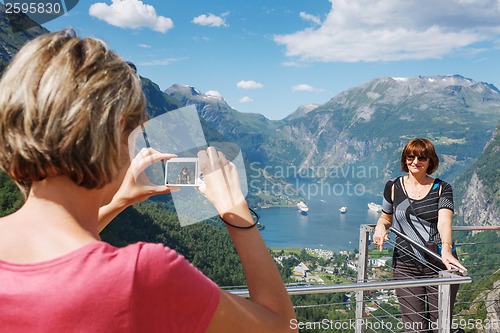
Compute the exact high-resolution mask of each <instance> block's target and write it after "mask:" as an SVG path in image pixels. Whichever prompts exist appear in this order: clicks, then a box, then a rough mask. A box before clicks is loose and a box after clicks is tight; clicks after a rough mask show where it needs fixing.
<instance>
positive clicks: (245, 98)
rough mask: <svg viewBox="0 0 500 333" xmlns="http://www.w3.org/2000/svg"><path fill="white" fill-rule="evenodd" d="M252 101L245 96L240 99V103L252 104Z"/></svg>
mask: <svg viewBox="0 0 500 333" xmlns="http://www.w3.org/2000/svg"><path fill="white" fill-rule="evenodd" d="M252 102H253V99H252V98H251V97H248V96H245V97H243V98H242V99H240V103H252Z"/></svg>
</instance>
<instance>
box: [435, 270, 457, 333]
mask: <svg viewBox="0 0 500 333" xmlns="http://www.w3.org/2000/svg"><path fill="white" fill-rule="evenodd" d="M453 276H454V274H452V273H450V272H448V271H440V272H439V277H447V278H449V277H453ZM450 292H451V284H442V285H439V287H438V322H437V325H438V332H439V333H450V323H451V309H450V305H451V304H450Z"/></svg>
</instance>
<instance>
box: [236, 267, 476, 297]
mask: <svg viewBox="0 0 500 333" xmlns="http://www.w3.org/2000/svg"><path fill="white" fill-rule="evenodd" d="M449 272H451V273H452V275H454V276H455V277H452V278H449V277H448V278H432V279H418V280H391V281H383V282H360V283H349V284H337V285H322V286H301V287H288V288H286V290H287V291H288V294H289V295H311V294H326V293H342V292H352V291H368V290H379V289H384V288H388V289H393V288H408V287H422V286H430V285H447V284H462V283H471V282H472V279H471V278H470V277H469V276H459V275H456V274H453V271H449ZM228 291H229V292H230V293H231V294H233V295H237V296H241V297H249V296H250V295H249V292H248V289H235V290H228Z"/></svg>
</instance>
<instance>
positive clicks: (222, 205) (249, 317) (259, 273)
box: [198, 147, 296, 333]
mask: <svg viewBox="0 0 500 333" xmlns="http://www.w3.org/2000/svg"><path fill="white" fill-rule="evenodd" d="M198 157H199V158H200V166H201V168H202V172H203V174H204V176H205V185H203V186H201V187H200V191H201V192H202V193H203V194H205V195H206V196H207V198H208V199H209V200H210V202H212V204H213V205H214V206H215V208H216V209H217V211H218V212H219V215H220V216H221V217H222V218H223V219H224V220H225V221H227V222H228V223H231V224H233V225H236V226H248V225H251V224H253V223H254V222H253V218H252V216H251V214H250V211H249V209H248V206H247V203H246V200H245V198H244V196H243V194H242V191H241V188H240V183H239V177H238V173H237V170H236V167H235V166H234V164H232V163H229V162H228V161H227V160H226V158H225V157H224V155H223V154H221V153H218V152H217V151H216V150H215V149H214V148H212V147H209V148H208V149H207V150H206V151H202V152H200V153H198ZM227 228H228V231H229V235H230V236H231V238H232V240H233V243H234V246H235V248H236V251H237V252H238V255H239V256H240V259H241V263H242V266H243V269H244V271H245V277H246V280H247V285H248V290H249V293H250V300H248V299H245V298H242V297H240V296H235V295H232V294H230V293H228V292H226V291H223V290H221V291H220V295H221V297H220V302H219V305H218V308H217V310H216V312H215V315H214V317H213V318H212V321H211V323H210V326H209V328H208V330H207V332H216V333H222V332H238V333H245V332H252V333H254V332H259V333H265V332H269V333H279V332H294V331H296V330H294V329H292V328H291V321H292V320H293V319H295V312H294V310H293V305H292V302H291V300H290V297H289V295H288V293H287V291H286V288H285V286H284V284H283V281H282V280H281V276H280V274H279V272H278V269H277V268H276V264H275V262H274V260H273V258H272V257H271V255H270V253H269V250H268V248H267V246H266V244H265V243H264V241H263V240H262V237H261V236H260V233H259V231H258V230H257V228H255V227H254V228H250V229H238V228H235V227H232V226H227Z"/></svg>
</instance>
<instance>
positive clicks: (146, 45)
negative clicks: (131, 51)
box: [138, 44, 151, 49]
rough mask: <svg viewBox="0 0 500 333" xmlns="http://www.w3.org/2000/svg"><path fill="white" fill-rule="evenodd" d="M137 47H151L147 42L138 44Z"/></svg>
mask: <svg viewBox="0 0 500 333" xmlns="http://www.w3.org/2000/svg"><path fill="white" fill-rule="evenodd" d="M138 45H139V47H142V48H143V49H150V48H151V45H148V44H138Z"/></svg>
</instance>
